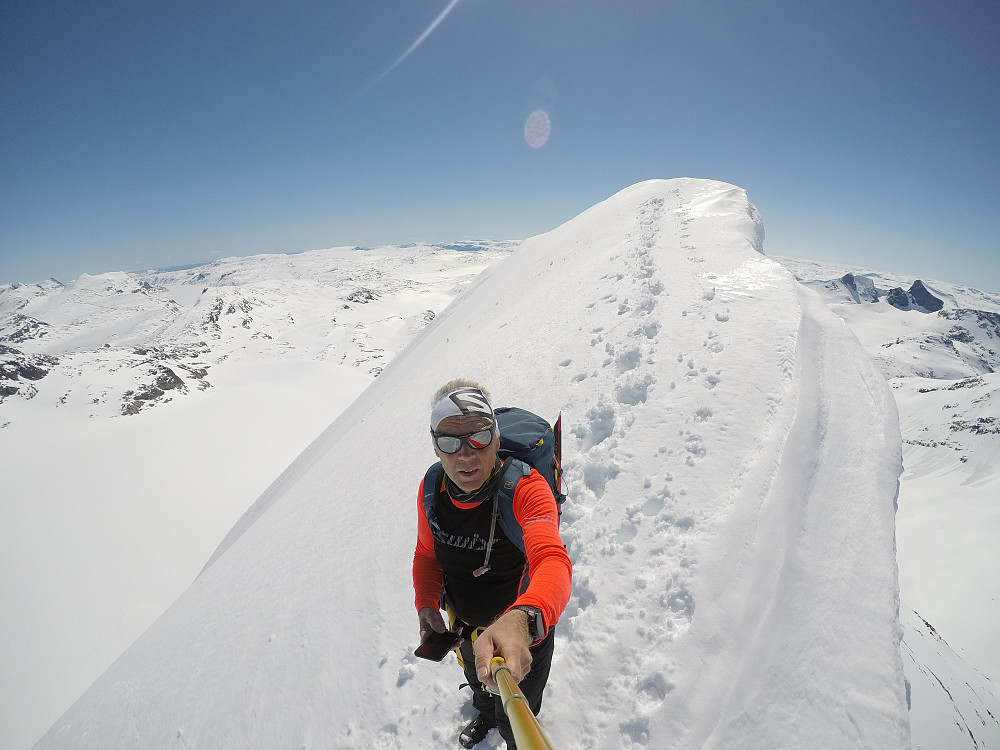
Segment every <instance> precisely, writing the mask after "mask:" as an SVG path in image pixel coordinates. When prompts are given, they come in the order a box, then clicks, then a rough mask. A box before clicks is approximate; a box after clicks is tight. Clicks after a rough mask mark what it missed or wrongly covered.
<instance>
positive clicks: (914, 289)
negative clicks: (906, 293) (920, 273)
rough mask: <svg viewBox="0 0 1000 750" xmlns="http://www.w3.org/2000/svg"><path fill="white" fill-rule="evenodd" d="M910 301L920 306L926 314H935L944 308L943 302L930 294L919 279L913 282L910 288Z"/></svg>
mask: <svg viewBox="0 0 1000 750" xmlns="http://www.w3.org/2000/svg"><path fill="white" fill-rule="evenodd" d="M910 299H912V300H913V302H914V304H917V305H920V307H922V308H924V309H925V310H927V312H937V311H938V310H940V309H941V308H942V307H944V301H942V300H940V299H938V298H937V297H935V296H934V295H933V294H931V293H930V291H929V290H928V289H927V287H926V286H924V282H922V281H921V280H920V279H917V280H916V281H914V282H913V285H912V286H911V287H910Z"/></svg>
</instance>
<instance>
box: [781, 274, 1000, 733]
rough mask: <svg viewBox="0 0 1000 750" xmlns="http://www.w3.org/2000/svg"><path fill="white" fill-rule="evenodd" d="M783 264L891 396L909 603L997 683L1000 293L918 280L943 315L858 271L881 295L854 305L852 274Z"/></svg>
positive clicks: (893, 284) (905, 281)
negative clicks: (849, 338) (903, 303)
mask: <svg viewBox="0 0 1000 750" xmlns="http://www.w3.org/2000/svg"><path fill="white" fill-rule="evenodd" d="M779 260H780V262H781V263H782V264H783V265H785V266H787V267H788V268H789V269H790V270H792V271H793V272H794V273H795V276H796V278H798V279H800V281H802V283H803V284H804V285H806V286H808V287H810V288H812V289H815V290H816V291H817V292H818V293H819V294H820V295H821V296H822V297H823V299H824V300H825V301H826V303H827V305H828V306H829V307H830V309H831V310H833V311H834V312H835V313H836V314H837V315H838V316H839V317H841V318H842V319H843V320H844V321H845V322H846V323H847V325H848V326H849V327H850V329H851V330H852V331H853V332H854V334H855V335H856V336H857V337H858V339H859V341H860V342H861V344H862V345H863V346H864V348H865V350H866V351H867V352H868V353H869V354H870V355H871V357H872V358H873V359H874V361H875V364H876V366H877V367H878V368H879V370H880V371H881V372H882V374H883V376H884V377H885V378H886V380H887V381H888V382H889V384H890V386H891V387H892V391H893V396H894V397H895V399H896V403H897V405H898V408H899V412H900V427H901V431H902V436H903V458H904V467H905V470H904V472H903V475H902V477H901V486H900V498H899V513H898V514H897V516H896V528H897V537H898V545H899V549H898V562H899V568H900V588H901V592H902V599H903V603H904V605H905V606H906V607H912V608H913V609H915V610H916V611H917V612H918V613H919V614H920V615H921V616H922V617H924V618H926V619H927V621H928V622H930V623H932V624H933V627H934V628H935V629H936V631H937V632H939V633H941V634H942V635H943V636H945V637H946V638H947V640H948V643H949V644H950V646H951V647H952V648H954V649H955V650H956V651H957V652H958V654H960V655H962V656H963V657H964V658H965V660H966V661H967V662H968V663H970V664H971V665H973V666H974V667H976V668H977V669H979V670H981V671H982V673H983V674H984V675H988V676H989V677H991V678H992V679H993V680H994V681H998V680H1000V649H998V648H997V646H996V641H997V637H996V634H997V630H998V627H1000V579H998V578H997V576H996V575H995V574H994V571H996V570H997V569H1000V547H998V546H997V544H996V541H995V540H996V535H997V533H998V532H1000V504H998V503H997V498H998V497H1000V294H998V293H993V292H984V291H981V290H978V289H973V288H970V287H967V286H962V285H957V284H951V283H948V282H943V281H938V280H934V279H923V280H922V283H923V284H924V285H925V288H927V289H929V290H930V292H931V293H932V294H933V295H935V296H936V297H937V298H938V299H939V300H940V304H941V309H940V310H937V311H934V312H928V311H926V310H921V309H919V308H915V309H914V308H911V309H907V308H903V309H900V308H897V307H894V306H893V305H892V304H890V303H889V302H888V294H889V292H890V290H892V289H893V288H898V289H899V288H901V289H906V288H908V287H909V286H910V285H911V284H913V283H914V279H913V277H908V278H907V277H902V276H899V275H898V274H887V273H883V272H874V271H862V270H861V269H857V268H855V269H853V273H852V274H851V275H852V277H853V278H854V279H856V280H864V282H865V284H866V286H868V287H870V288H871V290H872V291H873V293H874V294H873V295H869V299H867V300H863V301H858V300H856V299H854V298H852V295H850V294H848V293H847V292H846V290H845V283H844V280H843V279H844V276H845V275H846V271H847V269H845V268H843V267H840V266H833V265H831V264H820V263H816V262H811V261H801V260H793V259H788V258H782V259H779ZM935 306H936V305H935ZM997 718H998V719H1000V716H998V717H997ZM997 742H998V743H1000V737H998V740H997Z"/></svg>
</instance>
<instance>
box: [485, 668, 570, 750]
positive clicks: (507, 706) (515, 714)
mask: <svg viewBox="0 0 1000 750" xmlns="http://www.w3.org/2000/svg"><path fill="white" fill-rule="evenodd" d="M490 670H491V671H492V672H493V679H494V680H496V682H497V686H498V687H499V688H500V697H501V698H502V699H503V710H504V711H505V712H506V713H507V718H508V719H510V728H511V729H512V730H513V732H514V739H515V740H516V741H517V746H518V748H519V750H555V749H554V748H553V747H552V744H551V743H550V742H549V741H548V739H547V738H546V737H545V734H544V733H543V732H542V727H541V726H540V725H539V724H538V719H536V718H535V714H533V713H532V711H531V706H529V705H528V699H527V698H525V697H524V694H523V693H522V692H521V691H520V690H519V689H518V687H517V683H516V682H514V676H513V675H512V674H511V672H510V667H508V666H507V662H505V661H504V660H503V659H502V658H501V657H499V656H494V657H493V658H492V659H491V660H490Z"/></svg>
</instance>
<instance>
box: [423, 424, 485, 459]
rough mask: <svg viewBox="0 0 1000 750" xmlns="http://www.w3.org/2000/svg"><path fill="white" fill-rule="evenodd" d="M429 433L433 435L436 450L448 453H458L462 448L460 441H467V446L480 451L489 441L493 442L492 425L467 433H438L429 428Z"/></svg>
mask: <svg viewBox="0 0 1000 750" xmlns="http://www.w3.org/2000/svg"><path fill="white" fill-rule="evenodd" d="M431 435H433V436H434V444H435V445H436V446H437V447H438V450H439V451H441V452H442V453H448V454H452V453H458V452H459V451H460V450H462V443H468V444H469V447H471V448H473V449H474V450H477V451H481V450H482V449H483V448H488V447H489V445H490V443H492V442H493V428H492V427H485V428H483V429H481V430H476V431H475V432H470V433H469V434H468V435H439V434H438V433H436V432H434V430H431Z"/></svg>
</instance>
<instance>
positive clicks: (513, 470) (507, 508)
mask: <svg viewBox="0 0 1000 750" xmlns="http://www.w3.org/2000/svg"><path fill="white" fill-rule="evenodd" d="M530 474H531V467H530V466H529V465H528V464H526V463H525V462H524V461H520V460H518V459H516V458H510V459H508V460H507V462H505V467H504V471H503V474H502V475H501V477H500V484H499V486H498V487H497V495H498V496H499V498H500V530H501V531H503V533H504V536H506V537H507V538H508V539H510V541H511V542H512V543H513V544H514V546H515V547H517V548H518V549H519V550H521V552H524V533H523V531H522V530H521V524H519V523H518V522H517V518H516V517H515V516H514V492H515V491H516V490H517V483H518V482H520V481H521V479H522V478H523V477H526V476H529V475H530Z"/></svg>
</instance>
